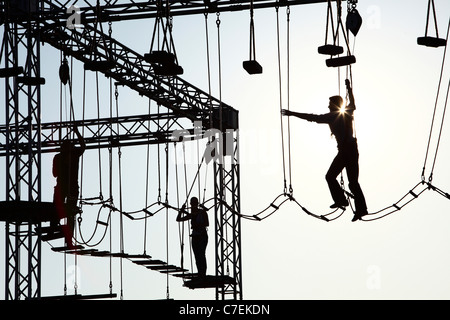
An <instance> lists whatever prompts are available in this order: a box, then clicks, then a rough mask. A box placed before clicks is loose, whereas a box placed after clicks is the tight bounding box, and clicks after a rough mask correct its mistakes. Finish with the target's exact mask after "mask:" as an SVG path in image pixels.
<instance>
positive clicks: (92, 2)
mask: <svg viewBox="0 0 450 320" xmlns="http://www.w3.org/2000/svg"><path fill="white" fill-rule="evenodd" d="M35 1H36V0H35ZM332 1H333V2H334V1H336V0H332ZM13 2H14V1H13ZM32 2H33V1H32ZM326 2H327V0H253V1H250V0H237V1H236V0H217V1H210V0H187V1H174V0H169V1H168V2H167V1H157V0H153V1H140V2H138V1H117V0H115V1H113V0H109V1H108V0H105V1H100V5H99V6H97V1H96V0H85V1H72V0H71V1H61V0H59V1H58V0H42V3H43V6H42V7H41V8H37V7H36V6H33V5H32V7H31V8H32V10H31V15H28V14H27V15H25V14H24V13H23V12H21V10H26V9H28V7H27V6H19V8H17V9H15V10H13V11H12V13H11V14H10V18H15V19H25V18H29V17H30V16H31V18H32V19H35V20H40V21H42V20H53V19H55V18H56V19H59V20H60V21H64V22H65V21H66V20H67V18H69V17H70V16H71V15H72V14H73V13H74V12H73V11H71V10H69V12H68V9H69V8H70V7H71V6H72V5H74V6H76V9H77V11H76V14H77V15H79V16H80V17H81V19H82V22H92V21H93V20H95V19H97V18H98V17H100V18H101V20H102V21H105V22H106V21H123V20H136V19H148V18H155V17H156V16H157V15H158V6H159V7H160V8H161V6H166V7H167V3H169V4H168V7H169V9H170V15H171V16H184V15H196V14H205V13H217V12H235V11H244V10H249V9H250V7H251V5H253V8H254V9H264V8H275V7H286V6H297V5H309V4H316V3H326ZM158 4H159V5H158ZM163 9H164V10H166V11H167V9H166V8H163Z"/></svg>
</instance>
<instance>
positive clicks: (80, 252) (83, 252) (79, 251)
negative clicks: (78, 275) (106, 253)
mask: <svg viewBox="0 0 450 320" xmlns="http://www.w3.org/2000/svg"><path fill="white" fill-rule="evenodd" d="M97 251H98V250H97V249H85V250H78V249H75V250H71V251H70V252H69V253H76V254H79V255H92V254H93V253H95V252H97Z"/></svg>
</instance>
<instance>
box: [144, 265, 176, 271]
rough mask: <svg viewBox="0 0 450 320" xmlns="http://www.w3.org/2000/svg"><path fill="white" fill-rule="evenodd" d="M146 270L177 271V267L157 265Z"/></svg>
mask: <svg viewBox="0 0 450 320" xmlns="http://www.w3.org/2000/svg"><path fill="white" fill-rule="evenodd" d="M147 268H148V269H151V270H175V269H179V267H177V266H174V265H171V264H166V265H157V266H148V267H147Z"/></svg>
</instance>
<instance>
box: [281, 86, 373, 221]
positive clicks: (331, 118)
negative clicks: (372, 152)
mask: <svg viewBox="0 0 450 320" xmlns="http://www.w3.org/2000/svg"><path fill="white" fill-rule="evenodd" d="M345 84H346V86H347V91H348V95H349V100H350V101H349V104H348V105H347V106H346V107H345V106H344V101H343V99H342V97H341V96H332V97H330V102H329V106H328V108H329V109H330V112H328V113H325V114H320V115H316V114H307V113H299V112H292V111H289V110H285V109H283V110H282V111H281V112H282V114H283V115H284V116H294V117H297V118H300V119H304V120H307V121H313V122H317V123H326V124H328V125H329V126H330V130H331V133H332V135H334V136H335V138H336V141H337V145H338V146H337V147H338V154H337V155H336V157H335V158H334V160H333V162H332V163H331V166H330V168H329V169H328V172H327V174H326V176H325V178H326V180H327V183H328V187H329V189H330V193H331V196H332V198H333V200H334V204H332V205H331V208H343V207H346V206H348V205H349V203H348V201H347V199H346V198H345V193H344V190H343V189H342V188H341V187H340V185H339V182H338V181H337V179H336V178H337V176H338V175H339V173H340V172H341V171H342V170H343V169H344V168H345V169H346V171H347V177H348V185H349V189H350V191H351V193H352V194H353V196H354V200H355V207H356V208H355V214H354V217H353V219H352V221H357V220H360V219H361V218H362V217H363V216H365V215H367V205H366V200H365V197H364V194H363V192H362V190H361V186H360V185H359V182H358V176H359V165H358V158H359V153H358V145H357V141H356V138H355V137H354V136H353V111H354V110H355V109H356V107H355V99H354V97H353V91H352V88H351V86H350V81H349V80H348V79H347V80H346V81H345Z"/></svg>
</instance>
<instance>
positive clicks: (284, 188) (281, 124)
mask: <svg viewBox="0 0 450 320" xmlns="http://www.w3.org/2000/svg"><path fill="white" fill-rule="evenodd" d="M275 10H276V16H277V49H278V84H279V91H280V92H279V95H280V96H279V99H280V100H279V101H280V128H281V152H282V158H283V181H284V186H283V190H284V193H285V194H286V193H287V180H286V159H285V150H284V126H283V115H282V114H281V110H282V109H283V99H282V81H281V52H280V18H279V13H278V11H279V6H278V5H277V6H276V7H275Z"/></svg>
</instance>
